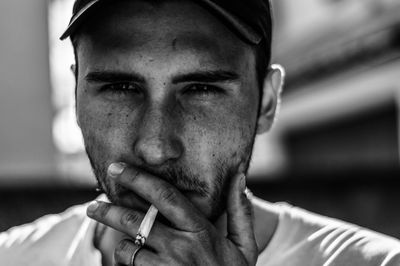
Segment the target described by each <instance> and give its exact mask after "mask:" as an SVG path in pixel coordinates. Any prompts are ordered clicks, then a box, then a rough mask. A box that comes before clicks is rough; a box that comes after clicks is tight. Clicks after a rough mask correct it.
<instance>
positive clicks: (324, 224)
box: [0, 202, 400, 266]
mask: <svg viewBox="0 0 400 266" xmlns="http://www.w3.org/2000/svg"><path fill="white" fill-rule="evenodd" d="M265 204H267V205H270V204H271V203H267V202H266V203H265ZM273 205H274V206H275V207H276V208H278V209H279V212H280V215H279V222H278V226H277V229H276V231H275V233H274V235H273V237H272V239H271V242H270V243H269V244H268V246H267V248H266V249H265V250H264V251H262V252H261V254H260V255H259V257H258V262H257V266H339V265H340V266H400V241H399V240H397V239H394V238H391V237H388V236H385V235H382V234H379V233H376V232H373V231H370V230H367V229H364V228H360V227H357V226H355V225H351V224H347V223H344V222H341V221H338V220H335V219H331V218H327V217H323V216H320V215H316V214H313V213H310V212H307V211H305V210H302V209H299V208H295V207H292V206H289V205H288V204H273ZM95 225H96V223H95V221H93V220H91V219H90V218H88V217H87V216H86V205H80V206H75V207H72V208H70V209H68V210H67V211H65V212H64V213H62V214H56V215H47V216H44V217H42V218H40V219H38V220H36V221H35V222H33V223H31V224H26V225H22V226H18V227H14V228H11V229H10V230H8V231H6V232H3V233H0V265H2V266H3V265H7V266H25V265H29V266H67V265H68V266H89V265H90V266H101V254H100V252H99V251H98V250H97V249H96V248H95V247H94V246H93V237H94V229H95Z"/></svg>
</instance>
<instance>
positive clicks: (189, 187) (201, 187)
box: [128, 163, 211, 197]
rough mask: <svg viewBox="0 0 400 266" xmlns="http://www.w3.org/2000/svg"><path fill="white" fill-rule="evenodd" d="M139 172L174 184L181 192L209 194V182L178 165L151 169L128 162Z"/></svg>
mask: <svg viewBox="0 0 400 266" xmlns="http://www.w3.org/2000/svg"><path fill="white" fill-rule="evenodd" d="M128 165H130V166H132V167H133V168H135V169H137V170H139V171H140V172H145V173H148V174H150V175H153V176H156V177H159V178H161V179H162V180H164V181H166V182H168V183H170V184H171V185H173V186H175V187H176V188H177V189H178V190H179V191H182V192H195V193H197V194H199V195H200V196H202V197H207V196H210V195H211V192H210V187H209V184H208V183H207V182H205V181H202V180H201V177H199V176H197V175H195V174H194V173H192V172H191V171H190V170H189V169H187V168H184V167H179V166H166V167H164V168H163V169H161V170H156V169H152V168H150V167H147V166H145V165H135V164H129V163H128Z"/></svg>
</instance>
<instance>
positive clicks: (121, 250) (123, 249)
mask: <svg viewBox="0 0 400 266" xmlns="http://www.w3.org/2000/svg"><path fill="white" fill-rule="evenodd" d="M128 245H129V242H128V241H127V240H122V241H120V242H119V243H118V244H117V247H116V248H115V250H114V259H115V260H116V261H120V260H121V259H122V258H123V256H124V254H126V253H127V250H128Z"/></svg>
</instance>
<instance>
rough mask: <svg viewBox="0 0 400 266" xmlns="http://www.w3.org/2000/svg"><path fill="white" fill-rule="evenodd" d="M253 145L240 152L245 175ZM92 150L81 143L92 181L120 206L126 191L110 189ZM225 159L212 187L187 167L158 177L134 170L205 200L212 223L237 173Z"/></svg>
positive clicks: (103, 164) (174, 168) (100, 161)
mask: <svg viewBox="0 0 400 266" xmlns="http://www.w3.org/2000/svg"><path fill="white" fill-rule="evenodd" d="M253 145H254V138H252V141H251V142H250V143H249V144H248V145H247V147H246V148H245V149H244V151H243V154H242V156H241V157H242V158H246V159H243V160H245V162H244V165H245V167H244V169H245V173H246V172H247V170H248V167H249V164H250V160H251V151H252V149H253ZM95 147H96V145H94V143H90V141H89V143H88V142H86V141H85V149H86V153H87V155H88V158H89V161H90V164H91V167H92V171H93V173H94V175H95V177H96V180H97V183H98V187H99V188H100V189H102V190H103V191H104V193H105V194H106V195H107V197H108V199H109V200H110V201H111V202H113V203H114V204H116V205H122V201H121V195H123V194H124V193H126V192H128V190H127V189H126V188H124V187H123V186H121V185H119V184H115V185H112V184H111V183H110V180H109V179H108V178H107V167H108V165H106V162H105V160H104V159H101V158H103V157H104V156H101V155H100V154H98V153H97V152H96V149H95ZM98 155H99V156H98ZM227 158H229V157H226V158H224V159H220V160H217V163H216V175H215V179H213V183H211V184H209V183H207V182H204V181H202V179H201V177H200V176H199V175H197V174H195V173H193V172H192V171H191V170H190V169H188V168H187V167H182V166H176V165H175V166H169V167H167V168H164V169H163V171H162V172H159V173H154V172H152V171H151V170H149V169H146V168H145V167H143V166H142V167H141V166H134V167H135V168H137V169H139V170H143V171H145V172H148V173H149V174H153V175H155V176H158V177H160V178H162V179H164V180H165V181H167V182H168V183H170V184H172V185H174V186H175V187H177V188H178V190H190V191H193V192H195V193H196V194H198V195H200V196H201V197H204V198H206V199H207V201H208V202H209V206H211V210H210V212H209V215H208V216H209V217H207V218H208V219H209V220H210V221H212V222H214V221H216V220H217V219H218V218H219V217H220V215H221V214H222V213H223V212H224V211H225V209H226V203H227V197H228V191H229V186H230V182H231V181H232V177H233V176H234V175H235V174H236V173H237V171H238V166H237V165H234V166H232V165H231V164H232V163H231V162H228V160H227ZM189 200H190V199H189Z"/></svg>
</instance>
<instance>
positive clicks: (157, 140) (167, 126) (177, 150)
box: [134, 108, 183, 167]
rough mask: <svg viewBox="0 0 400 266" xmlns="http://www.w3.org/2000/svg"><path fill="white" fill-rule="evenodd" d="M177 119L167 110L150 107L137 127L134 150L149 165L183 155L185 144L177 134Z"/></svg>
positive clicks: (157, 164) (161, 163)
mask: <svg viewBox="0 0 400 266" xmlns="http://www.w3.org/2000/svg"><path fill="white" fill-rule="evenodd" d="M176 125H177V123H176V121H174V119H173V115H171V114H170V113H169V112H168V111H167V110H165V109H161V108H151V109H150V108H149V109H148V110H147V111H146V112H144V113H143V116H142V119H141V123H140V126H139V128H138V129H137V130H138V131H137V133H138V135H137V136H138V137H137V139H136V141H135V144H134V152H135V155H136V156H137V158H139V159H140V160H141V161H142V163H144V164H145V165H148V166H153V167H157V166H162V165H163V164H165V163H166V162H168V161H174V160H177V159H179V158H180V157H181V155H182V153H183V145H182V142H181V141H180V140H179V138H178V136H177V134H176Z"/></svg>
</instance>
